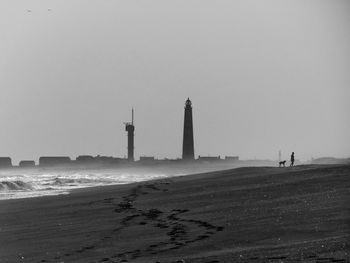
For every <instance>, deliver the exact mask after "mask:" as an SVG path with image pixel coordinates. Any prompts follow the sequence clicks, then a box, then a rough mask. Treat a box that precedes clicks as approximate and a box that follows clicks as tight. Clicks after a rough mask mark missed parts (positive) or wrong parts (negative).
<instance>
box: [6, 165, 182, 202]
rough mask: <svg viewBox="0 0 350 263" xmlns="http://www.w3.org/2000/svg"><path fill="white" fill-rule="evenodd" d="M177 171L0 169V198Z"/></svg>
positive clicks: (124, 181)
mask: <svg viewBox="0 0 350 263" xmlns="http://www.w3.org/2000/svg"><path fill="white" fill-rule="evenodd" d="M180 174H181V173H165V172H162V171H140V170H132V169H131V170H129V171H128V170H116V169H114V170H103V169H99V170H56V171H49V170H40V169H27V170H24V169H11V170H0V200H4V199H17V198H29V197H37V196H45V195H59V194H68V193H69V192H70V191H71V190H72V189H77V188H86V187H94V186H103V185H116V184H127V183H133V182H141V181H146V180H151V179H158V178H166V177H169V176H175V175H180Z"/></svg>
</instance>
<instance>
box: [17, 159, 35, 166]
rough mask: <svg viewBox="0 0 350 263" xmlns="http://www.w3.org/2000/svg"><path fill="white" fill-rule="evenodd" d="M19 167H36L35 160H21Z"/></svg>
mask: <svg viewBox="0 0 350 263" xmlns="http://www.w3.org/2000/svg"><path fill="white" fill-rule="evenodd" d="M19 167H35V161H31V160H30V161H27V160H25V161H20V162H19Z"/></svg>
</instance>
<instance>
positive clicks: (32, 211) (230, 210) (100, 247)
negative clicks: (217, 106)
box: [0, 165, 350, 263]
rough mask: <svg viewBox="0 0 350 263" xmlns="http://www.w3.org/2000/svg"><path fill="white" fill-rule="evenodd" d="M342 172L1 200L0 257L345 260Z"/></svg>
mask: <svg viewBox="0 0 350 263" xmlns="http://www.w3.org/2000/svg"><path fill="white" fill-rule="evenodd" d="M349 173H350V166H326V167H325V166H314V165H313V166H300V167H298V166H297V167H293V168H276V167H245V168H237V169H229V170H224V171H215V172H208V173H200V174H193V175H186V176H180V177H171V178H164V179H155V180H150V181H143V182H137V183H131V184H123V185H108V186H97V187H91V188H81V189H74V190H73V191H72V192H71V193H70V194H68V195H58V196H43V197H34V198H25V199H10V200H1V201H0V258H1V262H4V263H7V262H16V261H18V260H21V261H22V262H61V261H63V262H157V261H158V262H176V261H177V260H184V262H215V260H217V261H216V262H232V261H233V262H261V261H266V262H279V261H278V260H292V261H293V260H301V259H303V260H302V261H303V262H314V261H315V260H323V259H324V258H327V257H328V258H332V259H334V260H342V259H343V260H344V261H343V262H347V261H346V260H348V261H349V260H350V259H349V255H348V253H347V252H348V250H349V247H350V245H349V241H348V240H349V237H350V234H349V233H350V232H349V225H348V224H347V222H348V220H349V218H350V216H349V209H348V207H347V205H346V203H347V202H346V201H348V200H350V199H349V197H350V178H348V175H349ZM310 208H312V210H310ZM22 257H23V258H22ZM268 260H269V261H268ZM273 260H275V261H273ZM323 262H328V261H323ZM329 262H332V261H329ZM338 262H341V261H338Z"/></svg>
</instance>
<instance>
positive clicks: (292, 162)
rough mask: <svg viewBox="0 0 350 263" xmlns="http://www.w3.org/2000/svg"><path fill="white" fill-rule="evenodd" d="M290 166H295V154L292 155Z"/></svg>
mask: <svg viewBox="0 0 350 263" xmlns="http://www.w3.org/2000/svg"><path fill="white" fill-rule="evenodd" d="M290 166H294V152H292V155H291V156H290Z"/></svg>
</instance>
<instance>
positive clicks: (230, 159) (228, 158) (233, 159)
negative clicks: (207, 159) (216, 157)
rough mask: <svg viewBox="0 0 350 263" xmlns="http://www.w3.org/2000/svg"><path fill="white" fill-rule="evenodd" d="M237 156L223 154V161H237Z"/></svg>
mask: <svg viewBox="0 0 350 263" xmlns="http://www.w3.org/2000/svg"><path fill="white" fill-rule="evenodd" d="M238 160H239V157H238V156H225V161H238Z"/></svg>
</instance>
